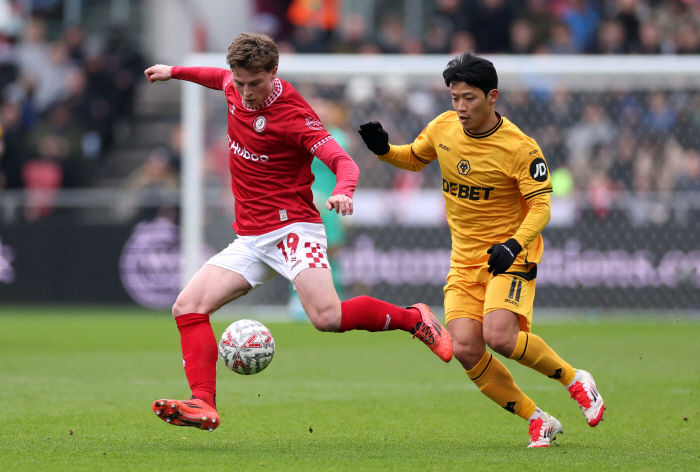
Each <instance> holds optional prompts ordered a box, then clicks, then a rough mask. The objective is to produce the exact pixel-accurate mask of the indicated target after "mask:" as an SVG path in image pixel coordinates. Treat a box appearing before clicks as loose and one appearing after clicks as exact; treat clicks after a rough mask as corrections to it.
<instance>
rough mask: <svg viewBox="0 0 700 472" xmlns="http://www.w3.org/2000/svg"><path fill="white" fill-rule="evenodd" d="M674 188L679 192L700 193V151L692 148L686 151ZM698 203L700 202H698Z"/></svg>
mask: <svg viewBox="0 0 700 472" xmlns="http://www.w3.org/2000/svg"><path fill="white" fill-rule="evenodd" d="M673 188H674V190H676V191H678V192H700V151H698V150H697V149H692V148H691V149H688V150H686V151H685V155H684V156H683V163H682V166H681V168H680V172H679V173H678V175H677V177H676V182H675V184H674V186H673ZM695 197H696V198H697V197H698V195H696V196H695ZM697 203H700V201H699V200H696V204H697Z"/></svg>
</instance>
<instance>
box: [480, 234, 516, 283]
mask: <svg viewBox="0 0 700 472" xmlns="http://www.w3.org/2000/svg"><path fill="white" fill-rule="evenodd" d="M522 250H523V247H522V246H521V245H520V243H519V242H518V241H516V240H515V239H513V238H510V239H509V240H508V241H506V242H504V243H501V244H494V245H492V246H491V247H490V248H489V250H488V251H486V254H491V257H489V273H493V275H494V276H495V275H499V274H502V273H504V272H505V271H507V270H508V269H510V266H512V265H513V262H515V258H516V257H518V254H520V251H522Z"/></svg>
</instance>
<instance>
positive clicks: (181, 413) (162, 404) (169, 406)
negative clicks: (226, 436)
mask: <svg viewBox="0 0 700 472" xmlns="http://www.w3.org/2000/svg"><path fill="white" fill-rule="evenodd" d="M153 411H154V412H155V414H156V415H158V416H159V417H160V419H162V420H163V421H165V422H166V423H169V424H172V425H175V426H193V427H195V428H199V429H205V430H209V431H214V430H215V429H216V428H217V427H218V426H219V415H218V414H217V413H216V409H215V408H212V407H211V406H209V404H208V403H207V402H205V401H204V400H200V399H198V398H192V399H190V400H156V401H154V402H153Z"/></svg>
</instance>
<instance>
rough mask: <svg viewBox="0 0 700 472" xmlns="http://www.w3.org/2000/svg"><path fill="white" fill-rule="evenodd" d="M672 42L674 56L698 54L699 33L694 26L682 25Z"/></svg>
mask: <svg viewBox="0 0 700 472" xmlns="http://www.w3.org/2000/svg"><path fill="white" fill-rule="evenodd" d="M673 40H674V44H675V49H676V54H700V31H698V29H697V27H696V26H694V25H691V24H690V23H685V24H683V25H682V26H681V29H680V31H678V32H677V33H676V35H675V37H674V38H673Z"/></svg>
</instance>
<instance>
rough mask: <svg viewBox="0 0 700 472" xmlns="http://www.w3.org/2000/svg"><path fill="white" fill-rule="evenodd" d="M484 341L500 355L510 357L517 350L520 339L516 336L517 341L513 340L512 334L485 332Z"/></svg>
mask: <svg viewBox="0 0 700 472" xmlns="http://www.w3.org/2000/svg"><path fill="white" fill-rule="evenodd" d="M484 340H485V341H486V344H487V345H488V346H489V347H490V348H491V349H493V350H494V351H496V352H497V353H499V354H500V355H502V356H505V357H510V355H511V354H513V351H514V350H515V343H516V342H517V341H518V338H517V336H516V337H515V339H513V337H512V336H511V335H510V333H501V332H488V331H486V330H484Z"/></svg>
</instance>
